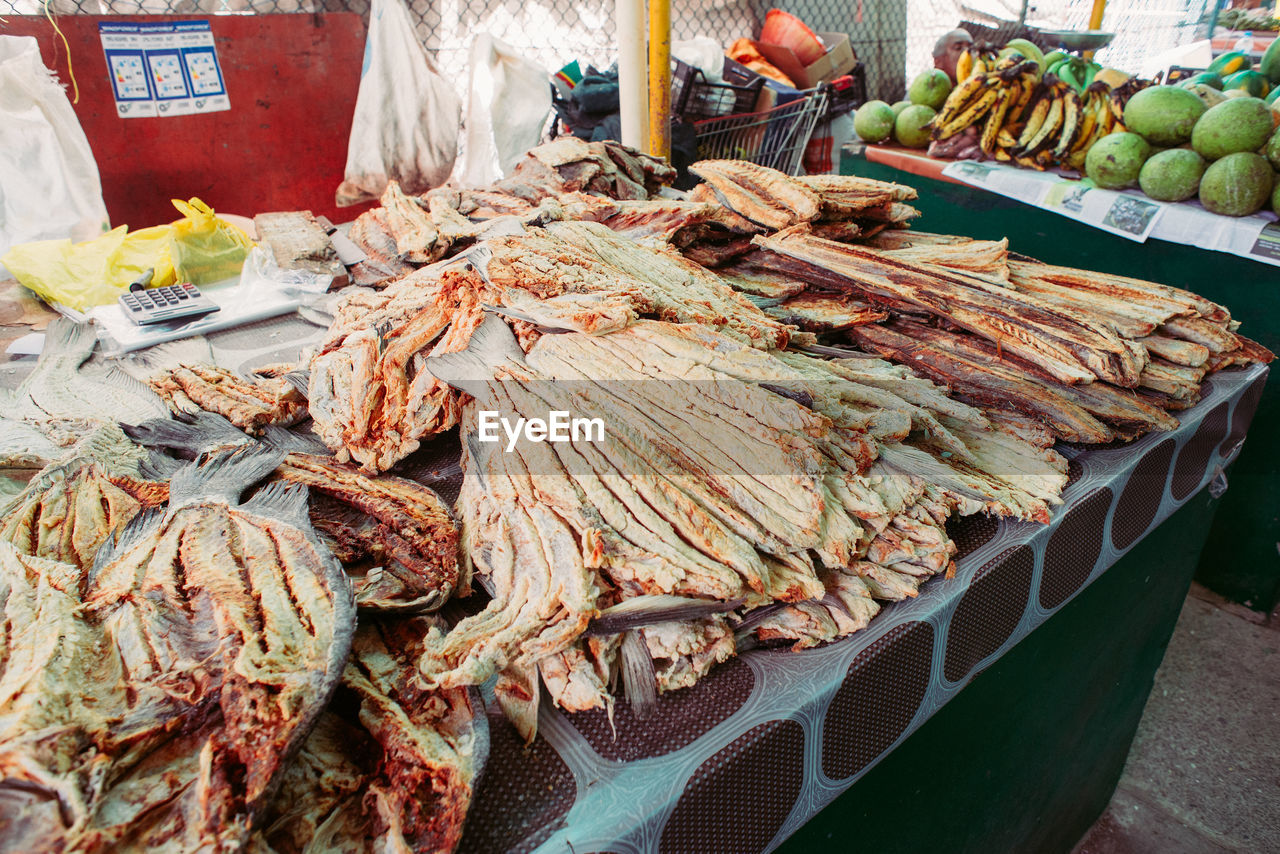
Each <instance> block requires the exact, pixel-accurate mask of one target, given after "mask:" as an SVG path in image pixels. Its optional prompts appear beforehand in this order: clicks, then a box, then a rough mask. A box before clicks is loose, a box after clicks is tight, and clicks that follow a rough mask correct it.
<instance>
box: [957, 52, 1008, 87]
mask: <svg viewBox="0 0 1280 854" xmlns="http://www.w3.org/2000/svg"><path fill="white" fill-rule="evenodd" d="M997 62H999V60H998V59H997V57H996V52H995V51H994V50H978V49H977V48H973V47H971V48H969V49H968V50H966V51H965V52H964V53H962V54H961V55H960V58H959V59H957V60H956V79H957V80H959V81H960V82H962V83H963V82H964V81H965V80H968V79H969V78H970V77H972V76H973V75H975V74H986V73H987V72H988V71H990V70H991V69H993V68H995V67H996V64H997Z"/></svg>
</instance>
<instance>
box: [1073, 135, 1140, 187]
mask: <svg viewBox="0 0 1280 854" xmlns="http://www.w3.org/2000/svg"><path fill="white" fill-rule="evenodd" d="M1150 156H1151V146H1150V145H1148V144H1147V141H1146V140H1145V139H1143V138H1142V137H1140V136H1138V135H1137V134H1136V133H1109V134H1107V135H1106V136H1104V137H1103V138H1102V139H1100V140H1098V141H1097V142H1095V143H1094V144H1093V145H1091V146H1090V147H1089V153H1088V154H1086V155H1085V158H1084V171H1085V174H1086V175H1088V176H1089V178H1090V179H1091V180H1092V181H1093V183H1094V184H1096V185H1097V186H1099V187H1101V188H1102V189H1104V190H1123V189H1124V188H1125V187H1132V186H1133V185H1134V184H1136V183H1138V173H1139V172H1141V171H1142V164H1143V163H1145V162H1146V159H1147V158H1148V157H1150Z"/></svg>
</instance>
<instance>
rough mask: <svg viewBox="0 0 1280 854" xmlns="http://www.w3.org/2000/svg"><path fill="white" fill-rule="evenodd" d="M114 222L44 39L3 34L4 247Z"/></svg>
mask: <svg viewBox="0 0 1280 854" xmlns="http://www.w3.org/2000/svg"><path fill="white" fill-rule="evenodd" d="M108 227H109V226H108V222H107V208H106V206H105V205H104V204H103V202H102V185H101V183H100V181H99V178H98V164H97V162H96V161H94V159H93V152H92V151H91V150H90V149H89V141H88V139H86V138H85V135H84V131H83V130H82V129H81V127H80V121H79V120H78V119H77V118H76V114H75V112H74V111H73V110H72V109H71V102H70V101H68V100H67V96H66V93H65V92H63V90H62V86H61V85H60V84H59V83H58V81H57V78H55V77H54V76H53V74H52V73H51V72H50V71H49V69H48V68H46V67H45V65H44V62H43V61H42V60H41V59H40V47H39V44H38V43H37V42H36V40H35V38H33V37H31V36H4V35H0V254H3V253H4V252H5V251H6V250H8V249H9V247H11V246H17V245H20V244H23V243H30V242H32V241H36V240H49V239H52V238H62V237H65V238H70V239H71V240H87V239H89V238H92V237H96V236H98V235H101V234H103V232H105V231H106V230H107V228H108ZM3 278H5V276H4V273H3V268H0V279H3Z"/></svg>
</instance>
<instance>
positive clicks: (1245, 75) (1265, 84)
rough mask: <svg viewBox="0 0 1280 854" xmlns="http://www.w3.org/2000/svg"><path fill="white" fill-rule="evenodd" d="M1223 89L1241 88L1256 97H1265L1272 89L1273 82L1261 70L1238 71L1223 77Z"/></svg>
mask: <svg viewBox="0 0 1280 854" xmlns="http://www.w3.org/2000/svg"><path fill="white" fill-rule="evenodd" d="M1222 87H1223V89H1227V90H1230V89H1240V90H1242V91H1244V92H1248V93H1249V94H1250V95H1252V96H1253V97H1255V98H1262V97H1265V96H1266V94H1267V93H1268V92H1270V91H1271V82H1270V81H1268V80H1267V75H1265V74H1263V73H1262V72H1261V71H1237V72H1236V73H1235V74H1230V75H1228V76H1226V77H1224V78H1222Z"/></svg>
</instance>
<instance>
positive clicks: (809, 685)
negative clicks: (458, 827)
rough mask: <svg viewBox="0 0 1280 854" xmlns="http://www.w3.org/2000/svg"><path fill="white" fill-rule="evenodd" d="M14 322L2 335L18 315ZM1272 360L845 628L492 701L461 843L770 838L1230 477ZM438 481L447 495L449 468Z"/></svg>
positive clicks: (1087, 454)
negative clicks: (608, 689)
mask: <svg viewBox="0 0 1280 854" xmlns="http://www.w3.org/2000/svg"><path fill="white" fill-rule="evenodd" d="M0 296H11V294H3V295H0ZM3 302H4V301H3V300H0V308H3V307H4V306H3ZM10 313H11V314H17V309H16V308H11V312H10ZM14 319H16V317H15V318H14ZM0 322H4V321H3V320H0ZM22 323H26V324H31V323H32V321H31V319H30V318H29V317H27V318H24V319H23V320H22V321H19V324H22ZM30 328H31V326H30V325H28V326H27V330H29V329H30ZM6 329H7V330H8V335H7V336H6V335H0V338H4V337H10V338H12V337H16V333H17V332H18V331H27V330H15V329H14V328H13V327H6ZM322 334H323V329H322V328H320V327H318V326H316V325H313V324H310V323H307V322H306V321H304V320H302V319H301V318H299V317H298V316H297V315H289V316H284V317H279V318H275V319H273V320H266V321H260V322H258V323H255V324H252V325H250V326H246V327H242V328H240V329H235V330H228V331H225V332H219V333H215V334H212V335H210V336H209V341H210V343H211V344H212V345H213V349H214V354H215V357H216V359H217V361H218V363H219V364H222V365H224V366H226V367H228V368H232V369H239V370H247V369H251V368H253V367H256V366H260V365H263V364H268V363H272V362H282V361H288V360H291V359H293V358H295V357H296V355H297V353H298V351H299V349H301V347H302V346H304V345H306V344H310V343H314V342H315V341H316V340H318V338H319V336H320V335H322ZM34 362H35V360H34V358H25V359H18V360H9V363H8V364H7V365H5V366H4V367H3V368H0V385H2V386H9V387H12V386H14V385H17V383H18V382H19V381H20V379H21V377H22V376H24V375H25V374H26V373H27V372H28V371H29V370H30V368H31V366H32V365H33V364H34ZM1266 376H1267V369H1266V368H1265V367H1262V366H1255V367H1252V368H1248V369H1240V370H1231V371H1225V372H1222V373H1220V374H1217V375H1215V376H1213V377H1212V378H1211V379H1209V380H1208V381H1206V383H1205V384H1204V394H1203V400H1202V401H1201V402H1200V403H1199V404H1198V405H1197V406H1196V407H1195V408H1194V409H1191V410H1188V411H1186V412H1183V413H1180V420H1181V422H1182V426H1181V427H1180V429H1179V430H1177V431H1176V432H1174V433H1154V434H1151V435H1148V436H1146V437H1144V438H1142V439H1140V440H1139V441H1137V442H1134V443H1132V444H1129V445H1116V446H1108V447H1101V448H1093V449H1089V450H1085V449H1084V448H1082V447H1066V448H1060V449H1061V450H1062V451H1063V452H1064V454H1065V455H1066V456H1067V457H1068V458H1069V459H1070V462H1071V469H1070V475H1071V480H1070V484H1069V485H1068V487H1067V489H1066V492H1065V493H1064V495H1063V498H1064V504H1063V505H1062V506H1061V507H1059V508H1057V509H1056V510H1055V511H1054V514H1053V521H1052V522H1051V524H1049V525H1034V524H1028V523H1020V522H1007V521H1000V522H997V521H995V520H992V519H988V518H985V517H970V518H968V519H964V520H959V521H957V522H954V523H953V524H952V525H951V526H950V530H951V533H952V536H953V538H954V539H955V541H956V543H957V545H958V546H959V547H960V553H959V555H958V560H957V567H958V569H957V572H956V575H955V577H954V578H952V579H949V580H944V579H935V580H933V581H930V582H929V583H927V584H926V585H924V587H923V589H922V591H921V593H920V595H919V597H918V598H916V599H914V600H911V601H908V602H902V603H898V604H896V605H891V606H889V607H887V608H885V609H884V611H882V612H881V614H880V615H879V616H878V617H876V619H875V620H873V621H872V624H871V626H870V628H868V629H867V630H865V631H862V632H859V633H857V634H855V635H853V636H852V637H849V638H846V639H845V640H843V641H840V642H837V643H833V644H829V645H827V646H824V647H820V648H817V649H811V650H806V651H803V652H791V651H789V650H753V651H750V652H746V653H744V654H743V655H741V656H738V657H736V658H733V659H731V660H730V661H728V662H726V663H725V664H723V665H721V666H719V667H717V668H716V669H714V670H713V671H712V672H711V674H710V675H709V676H708V677H707V678H705V679H704V680H702V681H701V682H700V683H699V684H698V685H696V686H695V687H693V688H690V689H686V690H682V691H678V692H675V693H673V694H667V695H663V696H662V697H660V698H659V702H658V706H657V710H656V712H655V713H654V715H653V716H652V717H651V718H650V719H649V720H646V721H644V722H643V723H641V722H639V721H637V720H636V719H635V718H634V717H633V716H632V714H631V711H630V709H629V708H628V707H627V705H626V703H625V702H622V703H619V704H618V705H617V707H616V708H615V709H614V712H613V718H612V720H610V718H609V716H608V715H607V714H606V713H605V712H604V711H593V712H585V713H579V714H575V715H567V714H564V713H561V712H559V711H558V710H556V709H554V708H552V707H551V706H550V703H546V702H544V703H543V704H542V709H541V714H540V718H539V724H538V739H537V741H536V742H535V743H534V744H533V746H532V747H531V748H528V749H526V748H525V747H524V746H523V744H522V743H521V740H520V739H519V737H518V736H517V735H516V733H515V730H514V729H513V728H512V727H511V726H510V725H509V724H508V723H507V722H506V721H505V720H503V719H502V715H501V712H499V711H498V710H497V707H496V705H495V704H493V703H490V709H489V715H490V719H491V720H490V723H491V728H490V729H491V733H492V746H491V754H490V757H489V762H488V767H487V769H486V771H485V775H484V778H483V780H482V781H481V785H480V787H479V791H478V793H477V797H476V801H475V803H474V804H473V806H472V809H471V813H470V817H469V818H468V822H467V829H466V833H465V835H464V838H463V841H462V845H461V847H460V851H462V852H480V854H490V852H496V851H533V850H535V849H536V850H538V851H543V852H562V851H563V852H567V854H588V852H606V851H608V852H617V854H629V853H630V852H636V854H639V852H655V851H660V852H699V854H700V853H701V852H710V851H763V850H769V849H771V848H773V847H775V846H776V845H778V844H780V843H781V841H782V840H784V839H785V838H786V837H787V836H789V835H790V834H791V833H792V832H793V831H795V830H796V828H798V827H799V826H800V825H802V824H804V822H806V821H807V820H808V819H809V818H811V817H812V816H813V815H814V814H816V813H817V812H818V811H819V810H820V809H822V808H823V807H824V806H826V805H827V804H828V803H830V802H831V801H832V800H834V799H835V798H836V796H837V795H839V794H840V793H841V792H843V791H844V790H845V789H847V788H849V787H850V786H851V785H853V783H854V782H855V781H857V780H858V778H859V777H860V776H862V775H863V774H864V773H866V772H867V770H869V769H870V768H871V767H872V766H873V765H875V764H876V762H877V761H878V760H879V759H880V758H881V757H882V756H884V755H885V754H886V753H887V752H888V751H890V750H892V749H893V748H894V746H895V745H897V744H898V743H899V742H900V741H902V740H903V739H905V738H906V737H907V736H908V735H910V734H911V733H912V732H914V731H915V730H916V729H917V728H919V727H920V726H921V725H922V724H923V723H924V722H925V721H926V720H928V719H929V717H930V716H931V715H932V714H933V713H934V712H936V711H937V710H938V709H939V708H941V707H942V706H943V705H944V704H945V703H946V702H947V701H948V700H950V699H951V698H952V697H953V696H954V695H955V694H956V693H957V692H959V691H960V690H962V689H963V688H964V686H965V685H966V684H967V683H968V681H969V679H970V678H972V676H973V675H974V674H976V673H977V672H979V671H980V670H982V669H984V668H985V667H987V666H988V665H990V664H991V663H992V662H994V661H995V660H996V659H997V658H999V657H1000V656H1001V655H1003V654H1004V652H1005V651H1007V650H1008V649H1009V648H1010V647H1011V646H1013V645H1014V644H1016V643H1017V642H1018V641H1019V640H1020V639H1021V638H1023V637H1025V636H1026V635H1027V634H1028V633H1030V632H1031V631H1032V630H1034V629H1035V628H1036V627H1037V626H1038V625H1040V624H1041V623H1043V622H1044V621H1045V620H1047V619H1048V618H1049V617H1051V616H1052V615H1053V614H1054V612H1055V611H1057V610H1058V609H1059V608H1061V607H1062V606H1063V605H1064V604H1066V603H1067V602H1068V601H1070V600H1071V599H1072V598H1073V597H1074V596H1075V595H1076V594H1077V593H1079V592H1080V590H1082V589H1083V588H1084V587H1086V586H1087V585H1088V584H1089V583H1090V582H1092V581H1093V580H1094V579H1096V578H1097V577H1098V576H1099V575H1101V574H1102V573H1103V572H1105V571H1106V570H1107V568H1108V567H1110V566H1111V565H1112V564H1114V563H1115V562H1116V561H1117V560H1118V559H1119V558H1120V557H1121V556H1123V555H1124V554H1125V552H1127V551H1128V550H1129V549H1130V548H1132V547H1133V545H1134V544H1135V543H1137V542H1138V541H1139V540H1140V539H1142V537H1143V536H1145V535H1146V534H1147V533H1148V532H1149V531H1151V530H1152V529H1153V528H1155V527H1156V526H1157V525H1159V524H1160V523H1161V522H1162V521H1164V519H1166V518H1167V517H1168V516H1169V515H1171V514H1172V513H1173V512H1174V511H1175V510H1177V509H1178V507H1180V506H1181V505H1182V504H1183V503H1185V502H1186V501H1187V500H1188V499H1189V498H1190V497H1191V496H1192V495H1194V494H1195V493H1197V492H1198V491H1199V490H1201V489H1203V488H1205V487H1206V486H1209V485H1210V483H1211V482H1215V486H1214V488H1217V487H1220V486H1221V485H1222V484H1223V482H1224V481H1225V477H1224V475H1223V473H1222V470H1223V469H1224V468H1225V467H1226V466H1227V465H1228V464H1229V463H1230V462H1231V461H1232V460H1233V459H1234V458H1235V456H1236V455H1237V454H1238V452H1239V450H1240V446H1241V444H1242V443H1243V441H1244V437H1245V434H1246V432H1247V431H1248V429H1249V423H1250V421H1251V420H1252V418H1253V414H1254V411H1255V409H1256V408H1257V406H1258V401H1259V399H1260V398H1261V396H1262V387H1263V384H1264V382H1265V381H1266ZM447 441H449V439H448V438H447V437H442V442H441V444H443V442H447ZM454 441H455V442H456V440H454ZM455 480H456V478H455ZM438 486H440V487H442V492H443V493H444V494H445V496H446V498H448V499H450V500H452V498H453V497H454V495H456V488H457V484H456V483H454V482H450V483H441V484H438ZM1135 607H1141V603H1135Z"/></svg>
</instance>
